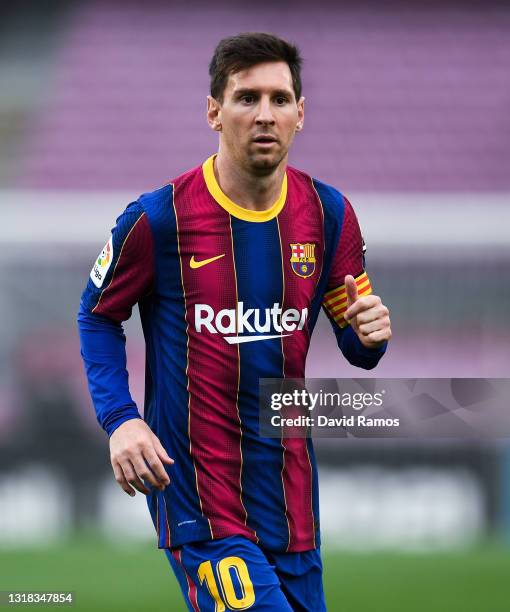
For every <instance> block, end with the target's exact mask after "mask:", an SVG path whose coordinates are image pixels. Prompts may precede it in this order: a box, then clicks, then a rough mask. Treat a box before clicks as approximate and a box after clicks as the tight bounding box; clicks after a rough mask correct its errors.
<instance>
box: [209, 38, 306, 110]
mask: <svg viewBox="0 0 510 612" xmlns="http://www.w3.org/2000/svg"><path fill="white" fill-rule="evenodd" d="M264 62H287V64H288V66H289V69H290V74H291V75H292V86H293V89H294V95H295V96H296V100H299V98H300V97H301V65H302V63H303V60H302V58H301V55H300V53H299V49H298V48H297V47H296V46H295V45H293V44H291V43H289V42H287V41H286V40H283V39H282V38H279V37H278V36H274V35H273V34H268V33H267V32H243V33H242V34H237V35H236V36H229V37H228V38H223V39H222V40H220V42H219V43H218V45H217V47H216V49H215V50H214V55H213V56H212V59H211V63H210V64H209V75H210V77H211V96H212V97H213V98H215V99H216V100H218V101H219V102H223V93H224V91H225V87H226V85H227V80H228V77H229V76H230V75H231V74H235V73H236V72H239V71H240V70H245V69H246V68H251V67H252V66H255V65H256V64H262V63H264Z"/></svg>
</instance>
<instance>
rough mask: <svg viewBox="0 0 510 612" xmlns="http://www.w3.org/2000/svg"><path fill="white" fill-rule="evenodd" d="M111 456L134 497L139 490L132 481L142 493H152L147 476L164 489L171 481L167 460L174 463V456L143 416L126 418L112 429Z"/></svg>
mask: <svg viewBox="0 0 510 612" xmlns="http://www.w3.org/2000/svg"><path fill="white" fill-rule="evenodd" d="M110 460H111V462H112V467H113V473H114V474H115V480H116V481H117V482H118V483H119V485H120V487H121V488H122V489H123V490H124V491H125V492H126V493H127V494H128V495H131V496H132V497H133V496H134V495H136V493H135V491H134V489H133V488H132V487H131V486H130V485H132V486H133V487H134V488H135V489H138V491H140V493H144V494H145V495H147V494H148V493H149V489H148V488H147V487H146V486H145V485H144V483H143V481H142V479H143V478H145V480H147V481H148V482H149V483H150V484H151V485H152V486H154V487H156V488H157V489H159V490H160V491H163V490H164V488H165V487H166V486H167V485H168V484H170V478H169V477H168V474H167V473H166V470H165V467H164V465H163V464H164V463H166V464H167V465H172V464H173V463H174V460H173V459H171V458H170V457H169V456H168V454H167V452H166V450H165V449H164V448H163V446H162V444H161V442H160V441H159V439H158V437H157V436H156V435H154V433H153V432H152V430H151V429H150V427H149V426H148V425H147V423H146V422H145V421H142V419H130V420H129V421H125V422H124V423H122V425H119V427H117V429H116V430H115V431H114V432H113V433H112V435H111V436H110Z"/></svg>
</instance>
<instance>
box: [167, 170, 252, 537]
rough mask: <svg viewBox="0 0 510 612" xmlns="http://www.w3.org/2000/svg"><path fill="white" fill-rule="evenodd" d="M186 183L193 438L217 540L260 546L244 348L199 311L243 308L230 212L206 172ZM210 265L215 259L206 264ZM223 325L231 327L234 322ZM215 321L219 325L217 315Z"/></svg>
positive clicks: (183, 229)
mask: <svg viewBox="0 0 510 612" xmlns="http://www.w3.org/2000/svg"><path fill="white" fill-rule="evenodd" d="M183 181H186V185H185V189H182V188H181V184H182V182H181V183H180V182H177V183H176V184H175V191H174V207H175V212H176V218H177V223H178V233H179V236H178V238H179V252H180V258H181V269H182V280H183V288H184V295H185V301H186V322H187V325H188V327H187V334H188V359H187V362H188V363H187V377H188V392H189V422H188V433H189V439H190V452H191V455H192V458H193V462H194V466H195V472H196V486H197V491H198V495H199V498H200V504H201V509H202V512H203V514H204V516H205V517H206V518H207V519H208V521H209V526H210V531H211V537H212V538H213V539H216V538H221V537H226V536H228V535H232V534H233V533H236V534H240V535H244V536H245V537H247V538H249V539H251V540H254V541H257V537H256V535H255V533H254V531H253V530H252V529H250V528H249V527H247V526H246V520H247V516H246V510H245V508H244V505H243V502H242V497H241V470H242V455H241V422H240V418H239V412H238V405H237V401H238V397H237V395H238V387H239V349H238V346H237V345H231V344H228V343H227V342H226V341H225V339H224V337H223V334H222V333H214V332H213V331H211V330H209V329H207V327H206V326H205V325H204V324H203V325H202V326H201V330H200V331H198V329H197V328H196V325H195V323H196V321H195V316H196V313H195V308H196V307H199V308H203V309H204V308H209V309H212V311H213V312H214V314H215V315H216V314H217V313H218V312H219V311H220V310H223V309H229V310H231V309H235V308H236V306H237V288H236V277H235V264H234V256H233V248H232V238H231V230H230V215H229V214H228V213H227V212H226V211H224V210H223V209H222V208H221V207H220V206H219V205H218V204H217V203H216V202H215V201H214V200H213V199H212V197H211V196H210V194H209V192H208V191H207V188H206V186H205V182H204V179H203V176H202V173H199V174H194V175H192V176H191V178H190V177H189V175H188V178H187V179H186V178H184V179H183ZM191 203H193V204H192V205H193V211H191V210H190V206H191ZM197 209H198V210H197ZM197 212H198V214H197ZM197 219H200V223H199V224H197ZM192 258H193V266H194V267H193V268H192V267H191V264H190V262H191V260H192ZM213 258H217V259H214V260H212V259H213ZM206 260H211V261H210V262H209V263H204V264H203V265H201V266H200V263H201V262H205V261H206ZM197 262H198V266H199V267H197ZM201 312H202V313H203V312H204V310H202V311H201ZM218 323H220V324H221V323H223V324H226V323H227V319H225V318H224V319H222V320H221V321H219V322H218ZM212 324H213V325H214V326H216V322H215V320H214V318H213V321H212Z"/></svg>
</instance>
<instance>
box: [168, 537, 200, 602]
mask: <svg viewBox="0 0 510 612" xmlns="http://www.w3.org/2000/svg"><path fill="white" fill-rule="evenodd" d="M172 556H173V558H174V559H175V560H176V561H177V563H178V564H179V565H180V566H181V567H182V571H183V572H184V575H185V576H186V582H187V583H188V599H189V602H190V604H191V605H192V606H193V610H195V612H200V608H199V607H198V594H197V585H196V584H195V583H194V582H193V580H191V577H190V575H189V574H188V572H187V571H186V568H185V567H184V565H183V564H182V550H181V549H180V548H179V549H178V550H172Z"/></svg>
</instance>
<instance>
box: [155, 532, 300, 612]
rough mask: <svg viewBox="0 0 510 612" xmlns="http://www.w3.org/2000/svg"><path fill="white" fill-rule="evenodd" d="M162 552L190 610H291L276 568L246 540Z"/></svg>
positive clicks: (219, 542)
mask: <svg viewBox="0 0 510 612" xmlns="http://www.w3.org/2000/svg"><path fill="white" fill-rule="evenodd" d="M165 553H166V554H167V557H168V559H169V561H170V564H171V566H172V568H173V570H174V572H175V575H176V576H177V579H178V581H179V584H180V587H181V590H182V592H183V595H184V598H185V600H186V603H187V605H188V609H189V610H192V611H198V610H200V611H201V612H222V611H223V610H248V609H249V610H265V611H274V610H278V611H281V612H286V611H287V612H292V610H293V607H291V606H290V604H289V602H288V600H287V598H286V596H285V595H284V593H283V591H282V589H281V585H280V580H279V578H278V576H277V574H276V572H275V565H274V564H272V563H270V562H269V561H268V559H267V557H266V556H265V555H264V553H263V552H262V550H261V549H260V548H259V547H258V546H257V545H256V544H254V543H253V542H250V541H249V540H247V539H246V538H243V537H241V536H233V537H229V538H224V539H221V540H214V541H211V542H197V543H193V544H185V545H184V546H182V547H180V548H178V549H176V550H173V551H172V550H165ZM311 609H312V608H310V610H311Z"/></svg>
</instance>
